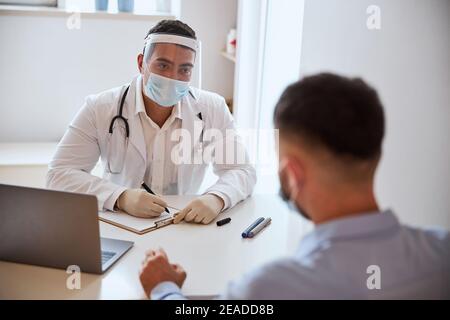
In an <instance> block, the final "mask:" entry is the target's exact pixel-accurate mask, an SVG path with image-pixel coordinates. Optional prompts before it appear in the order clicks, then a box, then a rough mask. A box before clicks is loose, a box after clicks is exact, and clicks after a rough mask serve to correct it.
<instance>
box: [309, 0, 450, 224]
mask: <svg viewBox="0 0 450 320" xmlns="http://www.w3.org/2000/svg"><path fill="white" fill-rule="evenodd" d="M372 4H375V5H378V6H379V7H380V8H381V30H377V31H369V30H368V29H367V28H366V19H367V17H368V15H367V14H366V8H367V7H368V6H369V5H372ZM449 31H450V1H448V0H427V1H423V0H395V1H392V0H375V1H373V0H369V1H368V0H345V1H342V0H306V5H305V20H304V35H303V47H302V60H301V74H302V75H304V74H309V73H313V72H318V71H322V70H327V71H335V72H339V73H343V74H347V75H358V76H362V77H363V78H365V79H367V81H368V82H370V83H371V84H372V85H373V86H375V88H377V89H378V91H379V93H380V96H381V99H382V101H383V103H384V106H385V110H386V117H387V135H386V139H385V143H384V155H383V159H382V163H381V167H380V169H379V172H378V175H377V181H376V192H377V196H378V199H379V201H380V202H381V204H382V206H383V207H392V208H394V209H395V211H396V212H397V213H398V215H399V216H400V218H401V220H403V221H405V222H408V223H411V224H417V225H433V224H436V225H442V226H445V227H447V228H450V36H449Z"/></svg>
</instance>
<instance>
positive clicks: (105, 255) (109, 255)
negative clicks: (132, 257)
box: [102, 251, 116, 265]
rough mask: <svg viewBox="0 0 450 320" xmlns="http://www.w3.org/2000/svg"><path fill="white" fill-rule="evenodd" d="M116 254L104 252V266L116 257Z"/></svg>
mask: <svg viewBox="0 0 450 320" xmlns="http://www.w3.org/2000/svg"><path fill="white" fill-rule="evenodd" d="M115 254H116V253H115V252H111V251H102V265H103V264H105V263H106V262H108V261H109V259H111V258H112V257H114V255H115Z"/></svg>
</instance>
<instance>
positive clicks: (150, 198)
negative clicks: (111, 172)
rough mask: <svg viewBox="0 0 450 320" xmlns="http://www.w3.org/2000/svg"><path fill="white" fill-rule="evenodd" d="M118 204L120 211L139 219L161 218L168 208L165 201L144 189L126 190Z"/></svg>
mask: <svg viewBox="0 0 450 320" xmlns="http://www.w3.org/2000/svg"><path fill="white" fill-rule="evenodd" d="M116 204H117V207H118V208H119V209H120V210H123V211H125V212H126V213H128V214H130V215H132V216H135V217H139V218H154V217H159V216H160V215H161V213H162V212H164V210H165V208H166V207H167V203H166V202H165V201H164V200H163V199H161V198H160V197H158V196H155V195H153V194H150V193H148V192H147V191H145V190H142V189H128V190H125V191H124V192H122V194H121V195H120V196H119V198H118V199H117V202H116Z"/></svg>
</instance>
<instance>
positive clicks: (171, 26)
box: [144, 20, 197, 56]
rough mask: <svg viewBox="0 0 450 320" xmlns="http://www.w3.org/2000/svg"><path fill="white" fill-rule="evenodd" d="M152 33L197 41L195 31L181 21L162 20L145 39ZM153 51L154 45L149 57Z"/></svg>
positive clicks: (151, 47)
mask: <svg viewBox="0 0 450 320" xmlns="http://www.w3.org/2000/svg"><path fill="white" fill-rule="evenodd" d="M152 33H162V34H173V35H177V36H182V37H187V38H192V39H196V40H197V36H196V35H195V31H194V30H193V29H192V28H191V27H189V26H188V25H187V24H186V23H184V22H181V21H180V20H161V21H160V22H158V23H157V24H156V25H155V26H154V27H153V28H151V29H150V30H149V31H148V32H147V35H146V36H145V39H146V38H147V37H148V36H149V35H150V34H152ZM153 49H154V45H152V46H150V50H151V52H150V53H149V56H151V54H152V53H153ZM144 50H145V48H144Z"/></svg>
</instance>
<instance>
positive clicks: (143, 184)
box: [141, 182, 170, 213]
mask: <svg viewBox="0 0 450 320" xmlns="http://www.w3.org/2000/svg"><path fill="white" fill-rule="evenodd" d="M141 186H142V188H144V189H145V191H147V192H148V193H151V194H153V195H155V196H156V194H155V193H154V192H153V191H152V189H150V187H149V186H148V185H147V184H146V183H145V182H142V184H141ZM164 210H165V211H166V212H167V213H170V212H169V209H167V208H164Z"/></svg>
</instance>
